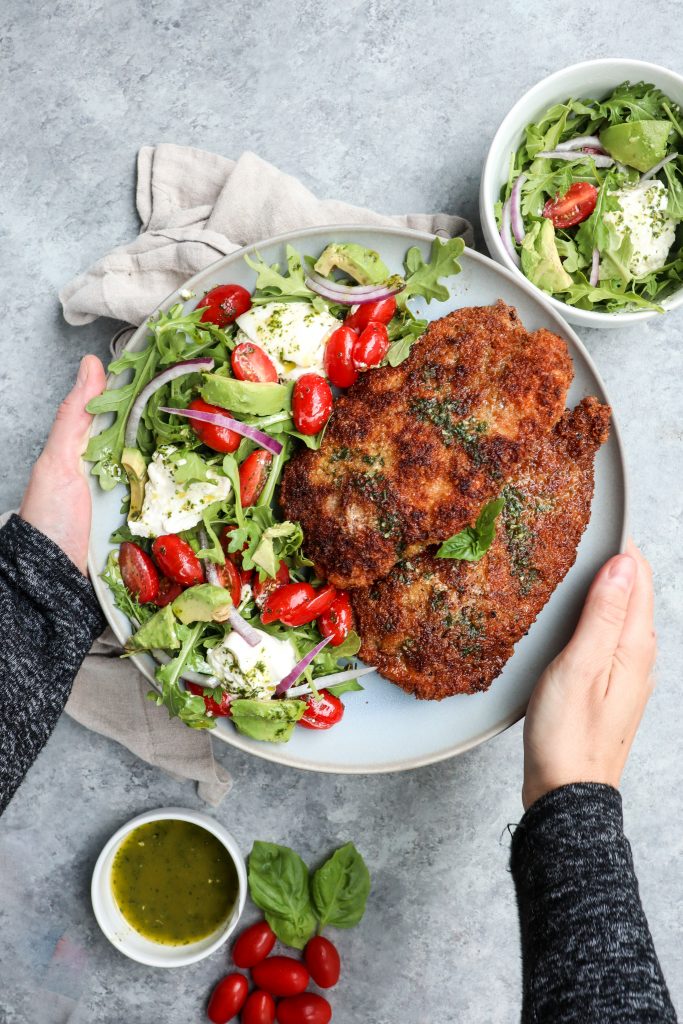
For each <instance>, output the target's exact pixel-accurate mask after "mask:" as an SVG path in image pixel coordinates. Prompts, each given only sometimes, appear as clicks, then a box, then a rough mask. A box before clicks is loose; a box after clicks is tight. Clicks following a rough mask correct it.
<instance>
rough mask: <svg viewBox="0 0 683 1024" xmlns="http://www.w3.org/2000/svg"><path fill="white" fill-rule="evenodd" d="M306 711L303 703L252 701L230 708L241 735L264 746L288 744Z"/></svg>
mask: <svg viewBox="0 0 683 1024" xmlns="http://www.w3.org/2000/svg"><path fill="white" fill-rule="evenodd" d="M305 710H306V702H305V701H303V700H250V699H247V698H240V699H239V700H233V701H232V702H231V704H230V713H231V716H232V722H233V725H234V726H235V728H236V729H237V731H238V732H241V733H243V734H244V735H245V736H251V738H252V739H253V740H261V741H263V742H265V743H286V742H287V740H288V739H290V737H291V735H292V732H293V731H294V725H295V723H296V722H298V721H299V719H300V718H301V716H302V715H303V714H304V712H305Z"/></svg>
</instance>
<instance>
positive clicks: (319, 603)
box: [298, 584, 338, 626]
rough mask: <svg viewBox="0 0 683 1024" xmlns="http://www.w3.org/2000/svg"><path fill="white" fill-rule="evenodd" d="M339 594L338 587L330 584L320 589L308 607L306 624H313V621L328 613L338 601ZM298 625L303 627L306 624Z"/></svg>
mask: <svg viewBox="0 0 683 1024" xmlns="http://www.w3.org/2000/svg"><path fill="white" fill-rule="evenodd" d="M337 594H338V590H337V589H336V587H333V586H331V585H330V584H326V585H325V586H324V587H318V589H317V590H316V592H315V597H314V598H313V599H312V600H311V601H309V602H308V604H307V605H306V619H305V620H304V622H313V619H317V618H318V616H319V615H322V613H323V612H326V611H327V609H328V608H329V607H330V606H331V604H332V602H333V601H334V600H335V599H336V597H337ZM302 611H303V609H302ZM298 625H300V626H303V625H304V623H303V622H300V623H298Z"/></svg>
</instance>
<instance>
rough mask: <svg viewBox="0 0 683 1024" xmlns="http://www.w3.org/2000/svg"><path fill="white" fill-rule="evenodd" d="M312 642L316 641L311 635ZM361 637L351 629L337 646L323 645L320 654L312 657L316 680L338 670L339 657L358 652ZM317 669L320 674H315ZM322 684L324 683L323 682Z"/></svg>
mask: <svg viewBox="0 0 683 1024" xmlns="http://www.w3.org/2000/svg"><path fill="white" fill-rule="evenodd" d="M311 641H312V643H317V642H318V640H317V636H311ZM360 645H361V639H360V637H359V636H358V633H356V631H355V630H353V629H352V630H351V631H350V632H349V635H348V636H347V637H346V638H345V639H344V640H343V641H342V643H340V644H339V646H338V647H332V646H331V645H330V644H328V645H327V646H326V647H323V649H322V651H321V652H320V654H316V656H315V658H314V659H313V664H312V667H313V669H314V670H315V672H316V682H318V681H320V682H322V681H323V677H324V676H325V675H329V674H330V672H338V671H339V666H338V665H337V661H338V659H339V658H353V656H354V655H355V654H358V652H359V650H360ZM318 670H320V672H321V673H322V674H321V675H320V676H318V675H317V673H318ZM323 685H324V683H323Z"/></svg>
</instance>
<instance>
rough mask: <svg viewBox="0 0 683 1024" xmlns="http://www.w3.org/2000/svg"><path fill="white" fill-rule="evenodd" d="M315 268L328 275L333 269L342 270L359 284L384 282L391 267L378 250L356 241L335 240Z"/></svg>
mask: <svg viewBox="0 0 683 1024" xmlns="http://www.w3.org/2000/svg"><path fill="white" fill-rule="evenodd" d="M313 269H314V270H315V271H316V272H317V273H318V274H322V275H323V277H328V276H329V275H330V274H331V273H332V271H333V270H335V269H336V270H341V271H342V273H343V274H348V276H349V277H352V278H353V280H354V281H357V282H358V284H382V283H383V282H384V281H387V280H388V278H389V268H388V267H387V265H386V263H384V262H383V261H382V260H381V258H380V255H379V253H378V252H375V250H374V249H366V248H364V247H363V246H362V245H356V244H355V243H354V242H334V243H333V244H332V245H328V247H327V248H326V249H325V251H324V252H323V254H322V255H321V256H320V258H319V259H318V261H317V263H315V265H314V267H313Z"/></svg>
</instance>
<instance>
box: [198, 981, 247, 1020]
mask: <svg viewBox="0 0 683 1024" xmlns="http://www.w3.org/2000/svg"><path fill="white" fill-rule="evenodd" d="M248 992H249V982H248V981H247V979H246V978H245V977H244V975H243V974H226V976H225V977H224V978H221V980H220V981H219V982H218V984H217V985H216V987H215V989H214V990H213V992H212V993H211V998H210V999H209V1005H208V1006H207V1007H206V1016H207V1017H208V1018H209V1020H210V1021H213V1024H227V1022H228V1021H229V1020H232V1018H233V1017H234V1016H235V1015H236V1014H238V1013H239V1012H240V1010H241V1009H242V1007H243V1006H244V1002H245V1000H246V998H247V993H248Z"/></svg>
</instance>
